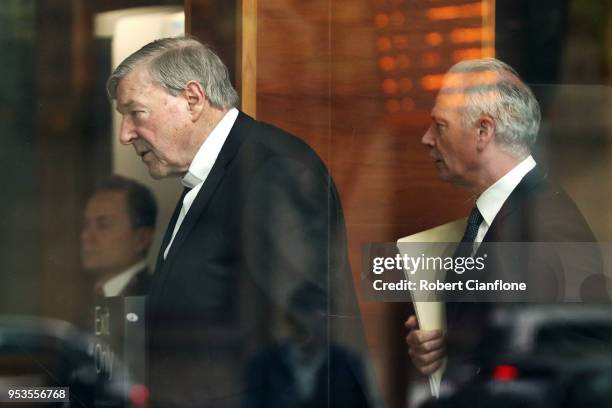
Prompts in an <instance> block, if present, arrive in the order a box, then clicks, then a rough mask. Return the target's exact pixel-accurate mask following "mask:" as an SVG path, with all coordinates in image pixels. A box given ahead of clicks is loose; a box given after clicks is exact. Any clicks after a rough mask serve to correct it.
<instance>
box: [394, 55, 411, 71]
mask: <svg viewBox="0 0 612 408" xmlns="http://www.w3.org/2000/svg"><path fill="white" fill-rule="evenodd" d="M397 66H398V67H399V68H400V69H406V68H409V67H410V57H409V56H408V55H406V54H400V55H398V56H397Z"/></svg>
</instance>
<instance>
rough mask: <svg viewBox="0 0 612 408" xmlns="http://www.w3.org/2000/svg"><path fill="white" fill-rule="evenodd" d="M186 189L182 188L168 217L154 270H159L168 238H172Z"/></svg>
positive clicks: (168, 241)
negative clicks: (179, 196)
mask: <svg viewBox="0 0 612 408" xmlns="http://www.w3.org/2000/svg"><path fill="white" fill-rule="evenodd" d="M188 191H189V189H188V188H184V189H183V194H181V198H179V200H178V203H177V204H176V207H175V208H174V212H173V213H172V217H170V222H169V223H168V227H167V228H166V233H165V234H164V239H163V240H162V243H161V246H160V249H159V253H158V254H157V261H156V262H155V271H160V270H161V267H162V264H163V262H164V251H165V250H166V247H167V246H168V243H170V239H171V238H172V232H173V231H174V226H175V225H176V221H177V220H178V217H179V213H180V212H181V208H182V206H183V199H184V198H185V195H186V194H187V192H188Z"/></svg>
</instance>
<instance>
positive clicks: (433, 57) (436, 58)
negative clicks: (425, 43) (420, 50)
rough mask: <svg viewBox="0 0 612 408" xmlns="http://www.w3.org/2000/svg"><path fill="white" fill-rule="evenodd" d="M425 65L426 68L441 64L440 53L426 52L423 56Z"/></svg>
mask: <svg viewBox="0 0 612 408" xmlns="http://www.w3.org/2000/svg"><path fill="white" fill-rule="evenodd" d="M422 62H423V66H424V67H426V68H432V67H437V66H438V65H440V54H439V53H437V52H426V53H425V54H423V57H422Z"/></svg>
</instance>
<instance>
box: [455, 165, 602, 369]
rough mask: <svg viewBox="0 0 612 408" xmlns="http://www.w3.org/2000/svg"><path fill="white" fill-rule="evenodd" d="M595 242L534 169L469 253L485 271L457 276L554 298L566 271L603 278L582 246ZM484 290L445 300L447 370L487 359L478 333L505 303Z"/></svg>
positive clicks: (568, 203) (557, 190) (595, 257)
mask: <svg viewBox="0 0 612 408" xmlns="http://www.w3.org/2000/svg"><path fill="white" fill-rule="evenodd" d="M595 241H596V240H595V237H594V235H593V233H592V231H591V229H590V227H589V226H588V224H587V222H586V220H585V219H584V217H583V215H582V214H581V213H580V211H579V209H578V208H577V207H576V204H575V203H574V201H573V200H572V199H571V198H570V197H569V196H568V195H567V193H566V192H565V191H563V189H562V188H561V187H559V186H558V185H556V184H554V183H552V182H551V181H550V180H549V179H548V177H547V175H546V174H543V173H542V172H540V171H539V169H538V167H536V168H534V169H533V170H531V171H530V172H529V173H527V174H526V175H525V177H524V178H523V179H522V180H521V182H520V183H519V184H518V185H517V187H516V188H515V189H514V190H513V192H512V193H511V194H510V196H509V197H508V199H507V200H506V202H505V203H504V205H503V206H502V208H501V209H500V211H499V212H498V214H497V215H496V217H495V219H494V220H493V223H492V225H491V226H490V228H489V230H488V231H487V234H486V235H485V237H484V239H483V242H482V243H481V245H480V246H479V248H478V251H477V252H476V254H474V256H475V257H481V256H483V255H484V254H485V253H486V254H487V260H486V263H485V265H486V266H485V269H484V270H482V271H478V272H476V273H470V272H466V273H465V274H464V275H463V276H462V277H461V280H463V281H465V280H466V279H478V280H479V281H481V282H494V281H495V280H496V279H502V280H504V281H506V282H526V283H527V284H528V287H529V292H528V293H527V297H526V298H524V299H521V300H523V301H535V302H538V303H553V302H558V301H560V300H562V299H563V298H564V296H566V295H567V293H568V292H570V291H571V289H572V288H569V287H568V285H569V283H568V282H569V281H568V278H569V277H571V276H572V275H574V276H576V275H579V276H592V277H596V278H597V279H596V280H597V281H601V280H603V275H602V273H601V272H602V259H601V254H600V253H599V251H598V248H597V246H596V245H590V244H585V243H593V242H595ZM500 243H501V245H500ZM515 243H518V244H515ZM523 243H532V244H530V245H529V246H528V245H525V244H523ZM559 243H563V244H561V245H559ZM570 243H583V244H570ZM450 278H451V280H456V279H457V276H456V275H455V274H454V273H452V272H451V277H450ZM596 286H597V285H596ZM599 288H603V287H602V286H599ZM490 294H491V292H487V293H483V294H480V295H479V296H481V298H479V299H477V300H479V301H480V302H478V303H475V302H462V301H461V299H455V300H459V302H449V303H447V322H448V335H447V336H448V352H449V358H450V362H449V368H451V369H452V367H453V365H456V364H457V363H466V362H467V363H476V364H477V361H480V360H483V359H487V358H488V357H487V356H483V355H479V353H480V352H481V351H482V349H481V348H480V343H481V342H482V341H483V340H486V339H483V336H484V330H485V329H486V327H487V324H488V322H489V318H490V315H491V313H492V311H494V310H495V308H496V307H506V306H510V303H504V302H503V301H504V300H508V299H502V298H501V296H502V295H499V294H495V295H490ZM589 296H594V297H595V298H596V301H598V300H601V299H604V298H606V299H607V295H606V294H605V293H603V292H602V293H597V294H595V295H593V294H592V293H591V294H590V295H589ZM469 300H473V299H469ZM586 300H589V301H592V300H593V299H592V298H591V299H586ZM514 306H516V303H515V304H514Z"/></svg>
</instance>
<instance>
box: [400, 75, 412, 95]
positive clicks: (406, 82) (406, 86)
mask: <svg viewBox="0 0 612 408" xmlns="http://www.w3.org/2000/svg"><path fill="white" fill-rule="evenodd" d="M399 88H400V90H401V91H402V92H408V91H410V90H411V89H412V81H411V80H410V79H408V78H402V79H400V81H399Z"/></svg>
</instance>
